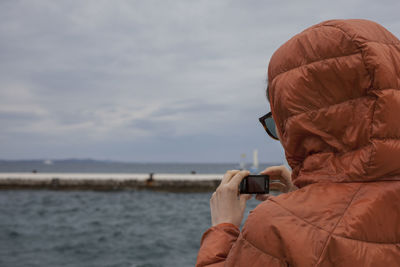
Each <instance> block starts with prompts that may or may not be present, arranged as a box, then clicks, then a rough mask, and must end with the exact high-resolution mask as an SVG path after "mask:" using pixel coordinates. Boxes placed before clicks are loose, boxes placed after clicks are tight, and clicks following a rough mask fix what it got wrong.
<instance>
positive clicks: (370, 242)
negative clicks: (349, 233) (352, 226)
mask: <svg viewBox="0 0 400 267" xmlns="http://www.w3.org/2000/svg"><path fill="white" fill-rule="evenodd" d="M332 236H335V237H339V238H344V239H348V240H353V241H356V242H363V243H369V244H376V245H398V244H400V241H396V242H386V243H384V242H374V241H367V240H361V239H355V238H350V237H346V236H342V235H338V234H332Z"/></svg>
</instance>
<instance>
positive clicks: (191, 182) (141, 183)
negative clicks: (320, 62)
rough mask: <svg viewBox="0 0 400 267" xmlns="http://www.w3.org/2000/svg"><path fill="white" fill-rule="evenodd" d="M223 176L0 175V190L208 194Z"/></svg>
mask: <svg viewBox="0 0 400 267" xmlns="http://www.w3.org/2000/svg"><path fill="white" fill-rule="evenodd" d="M222 176H223V174H171V173H165V174H162V173H132V174H128V173H0V190H1V189H52V190H132V189H135V190H140V189H148V190H156V191H170V192H208V191H213V190H215V189H216V188H217V186H218V185H219V183H220V181H221V178H222Z"/></svg>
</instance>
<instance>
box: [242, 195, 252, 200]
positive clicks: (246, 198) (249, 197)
mask: <svg viewBox="0 0 400 267" xmlns="http://www.w3.org/2000/svg"><path fill="white" fill-rule="evenodd" d="M251 198H252V195H251V194H241V195H240V199H241V200H242V199H245V200H246V201H247V200H249V199H251Z"/></svg>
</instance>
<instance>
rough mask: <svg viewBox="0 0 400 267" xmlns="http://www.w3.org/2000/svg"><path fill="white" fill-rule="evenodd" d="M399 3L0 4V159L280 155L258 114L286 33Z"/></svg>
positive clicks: (388, 19)
mask: <svg viewBox="0 0 400 267" xmlns="http://www.w3.org/2000/svg"><path fill="white" fill-rule="evenodd" d="M399 5H400V4H399V3H398V2H396V1H385V3H384V4H383V2H382V1H381V2H376V1H371V0H370V1H350V2H349V1H344V0H340V1H336V2H323V1H301V2H298V1H284V2H282V1H250V2H243V1H238V0H221V1H211V0H210V1H160V0H157V1H156V0H149V1H128V0H126V1H125V0H116V1H112V2H111V1H105V0H96V1H95V0H92V1H89V0H88V1H67V0H60V1H50V0H39V1H27V0H20V1H1V2H0V34H1V36H2V38H1V41H0V123H1V125H2V130H1V131H0V145H1V146H2V150H1V151H0V158H5V159H10V158H38V157H44V158H52V157H53V158H63V157H68V158H70V157H84V158H87V157H91V158H100V159H101V158H108V159H120V160H136V161H140V160H145V161H170V160H174V161H211V162H212V161H225V162H227V161H238V158H239V155H240V153H242V152H246V151H247V153H249V151H251V150H252V149H254V148H259V150H260V158H261V160H262V161H281V160H282V158H283V151H282V149H281V148H280V147H279V143H274V142H273V141H269V140H268V139H267V138H266V137H265V133H264V132H263V131H262V129H261V127H260V125H258V121H257V118H258V117H259V116H261V115H263V114H265V113H266V112H267V111H268V110H269V106H268V103H267V101H266V99H265V79H266V69H267V64H268V60H269V58H270V56H271V55H272V53H273V52H274V51H275V50H276V49H277V48H278V47H279V46H280V45H281V44H283V43H284V42H285V41H287V40H288V39H289V38H291V37H292V36H293V35H294V34H296V33H298V32H300V31H302V30H304V29H305V28H306V27H308V26H311V25H313V24H315V23H318V22H320V21H322V20H326V19H331V18H368V19H372V20H375V21H377V22H379V23H381V24H383V25H384V26H386V27H387V28H388V29H389V30H391V31H392V32H393V33H394V34H396V35H400V22H398V19H397V17H398V14H397V12H396V10H398V9H399Z"/></svg>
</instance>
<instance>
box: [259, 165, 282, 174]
mask: <svg viewBox="0 0 400 267" xmlns="http://www.w3.org/2000/svg"><path fill="white" fill-rule="evenodd" d="M284 169H286V168H285V166H283V165H281V166H270V167H268V168H266V169H265V170H263V171H262V172H260V174H268V175H281V174H282V172H283V170H284Z"/></svg>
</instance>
